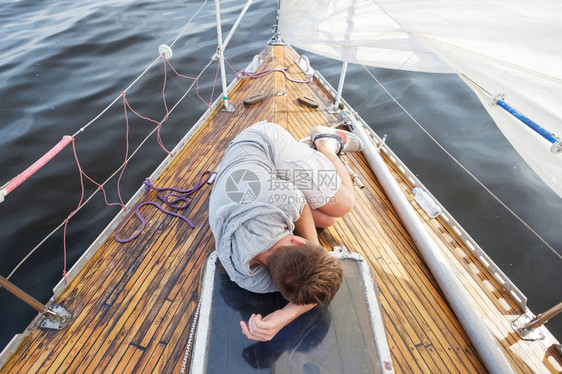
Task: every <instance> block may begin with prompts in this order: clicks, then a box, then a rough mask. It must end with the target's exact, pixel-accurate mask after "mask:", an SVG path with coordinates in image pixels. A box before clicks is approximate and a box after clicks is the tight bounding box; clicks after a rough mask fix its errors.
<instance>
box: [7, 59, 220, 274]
mask: <svg viewBox="0 0 562 374" xmlns="http://www.w3.org/2000/svg"><path fill="white" fill-rule="evenodd" d="M213 62H214V60H213V59H211V60H210V61H209V62H208V63H207V65H205V67H204V68H203V69H202V70H201V72H200V73H199V75H197V77H196V78H195V80H194V81H193V82H192V84H191V86H189V88H188V89H187V91H186V92H185V93H184V94H183V96H182V97H181V98H180V99H179V100H178V101H177V102H176V104H175V105H174V106H173V107H172V108H170V110H169V112H168V114H171V113H172V112H173V111H174V110H175V109H176V108H177V106H178V105H179V104H180V102H182V101H183V99H184V98H185V97H186V96H187V95H188V94H189V92H190V91H191V89H192V88H193V86H194V85H195V84H196V82H197V80H198V79H199V78H200V77H201V75H203V73H204V72H205V71H206V70H207V68H208V67H209V66H210V65H211V64H212V63H213ZM137 80H138V79H137ZM129 87H130V86H129ZM120 97H121V96H120ZM107 109H108V108H106V109H105V110H107ZM101 114H102V113H100V115H99V116H101ZM99 116H98V117H99ZM159 127H160V126H156V127H155V128H154V129H153V130H152V131H151V132H150V133H149V134H148V135H147V136H146V137H145V138H144V139H143V140H142V141H141V142H140V143H139V145H138V146H137V147H136V148H135V150H134V151H133V152H132V153H131V155H130V156H129V157H128V158H127V160H126V162H124V163H123V164H122V165H121V166H120V167H119V168H117V169H116V170H115V171H114V172H113V174H111V175H110V176H109V177H108V178H107V179H106V180H105V181H104V182H103V183H100V184H97V183H95V182H94V183H95V184H97V185H98V186H99V188H98V189H96V190H95V191H94V192H93V193H92V194H91V195H90V196H89V197H88V198H87V199H86V200H85V201H84V202H82V203H81V205H79V206H78V207H77V209H75V210H74V211H73V212H72V213H71V214H72V215H74V214H76V213H77V212H79V211H80V210H81V209H82V208H83V207H84V206H85V205H86V204H87V203H88V202H90V200H92V198H93V197H94V196H95V195H96V194H97V193H98V191H99V190H100V189H101V190H102V191H103V186H105V185H106V184H107V183H108V182H109V181H110V180H111V179H112V178H113V177H115V175H117V174H118V173H119V172H120V171H122V169H124V168H125V167H126V165H127V163H128V162H129V161H130V160H131V159H132V158H133V157H134V156H135V154H136V153H137V152H138V151H139V150H140V148H141V147H142V146H143V145H144V144H145V143H146V142H147V141H148V139H149V138H150V137H151V136H152V135H153V134H154V133H155V132H157V131H158V130H159ZM81 131H82V130H81ZM81 131H79V132H81ZM81 175H82V174H81ZM88 179H89V178H88ZM69 218H71V216H69V217H67V219H69ZM65 221H66V220H64V221H63V222H61V223H60V224H59V225H58V226H57V227H55V228H54V229H53V230H52V231H51V232H50V233H49V234H47V236H45V237H44V238H43V240H41V242H39V243H38V244H37V245H36V246H35V247H34V248H33V249H32V250H31V251H30V252H29V253H28V254H27V255H26V256H25V257H24V258H23V259H22V260H21V261H20V262H19V263H18V264H17V265H16V266H15V267H14V269H13V270H12V272H11V273H10V274H9V275H8V276H7V277H6V279H10V278H11V277H12V276H13V275H14V273H15V272H16V271H17V270H18V269H19V268H20V267H21V265H23V263H24V262H25V261H27V259H28V258H29V257H30V256H31V255H32V254H33V253H35V252H36V251H37V249H39V248H40V247H41V246H42V245H43V244H44V243H45V242H46V241H47V240H48V239H49V238H50V237H52V236H53V235H54V234H55V233H56V232H57V231H58V230H59V229H61V228H62V227H64V226H65V224H66V222H65Z"/></svg>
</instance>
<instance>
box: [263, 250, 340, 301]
mask: <svg viewBox="0 0 562 374" xmlns="http://www.w3.org/2000/svg"><path fill="white" fill-rule="evenodd" d="M268 270H269V275H270V276H271V279H272V280H273V283H274V284H275V286H276V287H277V289H278V290H279V291H280V292H281V294H282V295H283V297H284V298H285V299H287V300H289V301H292V302H293V303H295V304H299V305H304V304H325V303H327V302H329V301H330V300H332V298H333V297H334V295H335V294H336V292H337V291H338V289H339V288H340V285H341V283H342V280H343V266H342V264H341V262H340V260H338V259H337V258H335V257H333V256H332V255H330V253H329V252H328V251H326V249H324V248H323V247H320V246H318V245H314V244H310V243H306V244H304V245H299V246H284V247H279V248H278V249H277V250H276V251H275V252H274V253H273V254H271V256H270V257H269V259H268Z"/></svg>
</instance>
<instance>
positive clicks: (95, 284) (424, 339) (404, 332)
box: [2, 47, 562, 373]
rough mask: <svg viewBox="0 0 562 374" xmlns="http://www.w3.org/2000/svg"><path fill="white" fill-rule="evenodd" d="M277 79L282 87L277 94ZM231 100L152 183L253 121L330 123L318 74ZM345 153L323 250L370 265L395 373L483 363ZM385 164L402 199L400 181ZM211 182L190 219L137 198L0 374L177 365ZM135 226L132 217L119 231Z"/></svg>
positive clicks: (546, 353)
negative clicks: (46, 325)
mask: <svg viewBox="0 0 562 374" xmlns="http://www.w3.org/2000/svg"><path fill="white" fill-rule="evenodd" d="M262 57H263V58H264V59H265V62H264V64H263V65H262V67H261V69H270V68H272V67H284V66H288V67H289V70H288V74H289V75H291V76H293V77H295V78H297V79H303V78H304V76H303V74H302V73H301V71H300V69H298V67H296V65H295V64H294V62H293V60H294V59H296V58H297V55H296V53H295V52H294V51H293V50H292V49H291V48H290V47H267V48H266V49H265V50H264V52H263V53H262ZM280 89H283V90H285V92H286V93H287V95H286V96H278V95H275V93H277V92H279V90H280ZM258 92H263V93H264V94H265V95H266V97H267V98H266V100H265V101H264V102H262V103H260V104H257V105H254V106H252V107H245V106H244V105H243V100H244V98H246V97H248V96H250V95H252V94H255V93H258ZM301 95H307V96H309V97H312V98H314V99H315V100H316V101H317V102H318V103H319V104H320V108H318V109H311V108H308V107H306V106H303V105H301V104H299V103H298V102H297V97H298V96H301ZM230 101H231V103H233V104H234V105H235V106H236V107H237V110H236V112H235V113H226V112H216V113H215V115H214V116H213V117H212V118H211V119H210V120H209V121H207V123H205V125H204V126H202V128H201V129H200V130H199V131H198V132H197V133H196V134H195V135H194V136H193V137H192V138H191V139H190V140H189V142H188V144H187V145H186V146H185V148H184V150H183V151H182V152H181V153H180V154H179V155H178V156H177V157H176V158H175V159H174V161H173V162H172V164H171V165H170V166H169V167H168V168H167V169H166V171H165V172H164V173H163V174H162V176H161V177H160V178H159V179H158V180H157V181H154V184H155V185H156V186H158V187H163V186H167V187H169V186H172V187H177V188H187V187H188V186H189V185H190V184H191V183H194V182H195V181H196V179H197V176H198V175H199V174H200V173H201V172H202V171H204V170H216V169H217V166H218V163H219V161H220V158H221V157H222V155H223V153H224V151H225V149H226V147H227V146H228V143H229V142H230V141H231V140H232V138H233V137H234V136H235V135H236V134H238V133H239V132H240V131H241V130H243V129H244V128H246V127H248V126H250V125H252V124H253V123H255V122H257V121H260V120H268V121H272V122H276V123H278V124H280V125H282V126H284V127H285V128H287V129H288V130H289V131H290V132H291V133H292V134H293V135H294V136H295V137H296V138H297V139H300V138H304V137H306V136H307V135H308V129H309V128H310V127H311V126H314V125H329V124H333V123H337V122H338V121H339V120H338V118H337V116H335V115H331V114H328V113H327V112H326V111H325V110H324V109H325V108H326V107H327V106H329V105H330V104H331V99H330V97H329V95H328V94H327V93H326V92H325V91H324V90H323V89H322V88H321V87H320V86H319V85H318V84H317V83H316V82H314V83H312V84H298V83H293V82H290V81H288V80H286V79H285V77H284V76H283V74H282V73H274V74H270V75H268V76H266V77H264V78H260V79H256V80H244V81H241V82H240V83H239V84H238V85H237V86H236V87H235V88H234V90H233V92H232V93H231V94H230ZM345 157H346V159H347V160H348V161H349V163H350V164H351V165H352V167H353V168H354V170H355V171H356V172H357V173H358V174H359V175H360V177H361V179H362V180H363V182H364V183H365V185H366V187H365V188H364V189H362V190H361V189H358V188H357V189H356V206H355V208H354V210H353V212H352V213H350V214H349V215H347V216H346V217H344V218H342V219H340V220H339V221H338V223H337V224H336V225H335V226H333V227H331V228H329V229H326V230H323V231H322V232H321V233H320V239H321V242H322V243H323V245H325V246H326V247H327V248H330V247H333V246H336V245H343V246H346V247H347V248H348V249H349V250H351V251H354V252H358V253H360V254H361V255H363V256H364V257H365V258H366V259H367V261H368V262H369V264H370V265H371V268H372V270H373V273H374V276H375V278H376V281H377V283H378V287H379V289H380V296H379V298H380V302H381V305H382V312H383V318H384V322H385V325H386V333H387V338H388V342H389V346H390V349H391V353H392V359H393V365H394V368H395V370H396V372H398V373H409V372H425V373H437V372H442V373H482V372H486V370H485V369H484V368H483V366H482V363H481V361H480V360H479V358H478V355H477V353H476V352H475V350H474V348H473V346H472V344H471V343H470V342H469V340H468V338H467V336H466V334H465V333H464V331H463V329H462V327H461V326H460V324H459V322H458V321H457V319H456V318H455V316H454V314H453V313H452V311H451V310H450V308H449V307H448V304H447V302H446V301H445V300H444V298H443V295H442V293H441V291H440V290H439V288H438V287H437V285H436V282H435V280H434V279H433V277H432V276H431V274H430V272H429V270H428V268H427V267H426V266H425V265H424V263H423V260H422V259H421V257H420V255H419V253H418V251H417V249H416V248H415V246H414V244H413V242H412V239H411V238H410V236H409V235H408V233H407V232H406V231H405V229H404V228H403V226H402V224H401V222H400V219H399V218H398V216H397V214H396V212H395V210H394V208H393V207H392V205H391V204H390V202H389V200H388V199H387V197H386V196H385V194H384V192H383V191H382V189H381V187H380V185H379V183H378V181H377V180H376V178H375V177H374V175H373V174H372V172H371V171H370V170H369V168H368V166H367V163H366V161H365V159H364V158H363V157H362V155H360V154H350V155H346V156H345ZM392 171H393V173H394V175H395V176H396V178H397V179H398V180H400V183H401V187H402V189H403V190H404V192H405V194H406V195H407V196H408V198H409V199H410V200H412V196H411V193H410V192H409V191H410V187H409V186H408V185H407V184H406V182H404V181H403V180H402V179H401V176H400V173H399V172H397V171H396V170H392ZM210 190H211V188H210V187H209V186H205V187H203V189H202V190H200V191H199V192H197V193H196V194H195V195H194V199H193V201H192V203H191V206H190V207H189V208H188V210H187V213H186V214H187V217H188V218H189V219H190V220H191V221H192V222H193V223H194V224H195V225H196V227H195V229H191V228H189V227H188V226H187V225H186V224H185V223H184V222H182V221H179V220H178V219H177V218H173V217H170V216H167V215H164V214H162V213H161V212H160V211H157V210H156V209H152V208H145V210H144V212H143V213H144V215H145V216H146V217H147V228H146V229H145V231H144V232H143V234H142V235H141V236H140V237H139V238H138V239H136V240H135V241H133V242H131V243H128V244H119V243H117V242H115V241H114V240H113V237H111V238H110V239H109V240H108V241H107V242H106V243H104V244H103V245H102V247H101V248H100V250H99V251H98V252H97V253H96V255H95V256H94V257H93V258H92V259H91V260H90V261H89V263H88V265H87V266H86V267H85V268H84V269H83V270H82V271H81V272H80V274H79V275H78V276H77V277H76V279H75V280H74V281H73V282H72V283H71V284H70V285H69V287H68V288H67V289H66V290H65V291H64V292H63V294H62V295H61V296H60V297H59V299H58V300H57V302H58V303H60V304H62V305H64V306H65V307H66V308H67V309H69V310H71V311H72V313H73V314H74V316H73V319H72V321H71V323H70V325H69V326H68V327H67V328H66V329H65V330H63V331H59V332H47V331H43V330H40V329H38V328H37V325H38V321H39V320H38V319H36V320H34V321H33V322H32V323H31V325H30V327H29V330H30V335H29V337H28V338H27V339H26V340H25V341H24V343H23V344H22V346H21V347H20V348H19V349H18V351H17V352H16V353H15V354H14V355H13V357H12V358H11V359H10V361H8V362H7V364H6V365H5V366H4V368H3V369H2V373H4V372H10V373H38V372H41V373H43V372H46V373H62V372H67V373H77V372H87V373H91V372H100V373H101V372H114V373H125V372H126V373H133V372H134V373H172V372H173V373H178V372H179V371H180V368H181V364H182V359H183V355H184V351H185V347H186V343H187V340H188V337H189V333H190V330H191V326H192V322H193V314H194V311H195V308H196V306H197V302H198V299H199V291H200V278H201V270H202V266H203V265H204V262H205V259H206V258H207V256H208V255H209V253H210V252H211V251H212V250H214V239H213V236H212V233H211V231H210V229H209V225H208V222H207V219H208V211H207V209H208V197H209V193H210ZM151 197H152V198H153V199H154V198H155V197H154V195H153V196H151ZM414 207H416V209H417V211H418V213H419V215H420V218H421V219H422V221H423V223H424V225H425V226H426V228H427V229H428V231H429V232H430V234H431V236H432V237H434V238H435V240H436V242H437V243H438V245H439V247H440V248H441V249H442V250H443V254H444V256H445V258H446V259H447V261H449V262H450V266H451V268H452V269H453V270H454V272H455V273H456V274H457V275H458V276H459V279H460V280H461V281H462V283H463V284H464V286H465V287H466V290H467V292H468V293H469V294H470V295H471V296H472V298H473V300H474V304H475V305H476V306H477V309H478V310H479V311H480V313H481V315H482V318H483V320H484V321H485V323H486V325H487V326H488V327H489V329H490V332H491V334H492V335H493V336H494V337H495V338H496V339H497V340H498V344H500V345H501V347H502V349H503V351H504V352H505V354H506V356H507V357H508V359H509V361H510V362H511V363H512V365H513V367H514V369H515V370H516V371H517V372H522V373H531V372H557V371H559V370H560V368H561V367H562V366H560V365H561V361H560V358H559V355H557V353H556V352H555V350H554V348H553V347H552V346H551V344H552V342H553V339H552V338H551V337H550V338H549V339H550V340H548V339H547V340H545V341H539V342H525V341H522V340H520V339H519V338H518V336H517V335H516V334H515V333H514V332H513V331H512V329H511V327H510V322H511V321H513V320H514V319H515V318H516V317H517V316H518V315H519V314H520V312H521V311H519V310H518V307H517V305H516V304H515V303H514V302H513V301H512V300H511V299H510V297H509V295H507V293H506V292H504V291H503V290H501V287H500V285H499V284H498V283H497V282H496V281H495V280H494V278H492V277H491V276H490V275H489V274H488V273H487V271H486V270H485V269H484V268H483V267H482V266H481V265H480V264H479V263H478V262H477V261H476V260H475V258H474V257H473V255H472V254H471V253H470V251H469V250H468V249H466V248H465V247H464V245H463V244H462V243H461V242H460V241H459V240H458V238H456V236H455V234H454V233H453V232H449V231H447V229H446V228H445V226H444V225H442V222H441V221H440V220H439V219H433V220H431V219H429V218H428V217H427V216H426V215H425V214H423V211H421V210H420V209H419V208H417V205H415V204H414ZM136 229H137V226H136V224H135V223H133V222H130V223H128V224H127V225H126V226H125V229H124V231H123V232H122V236H127V235H128V234H130V233H132V232H134V231H135V230H136ZM194 359H197V358H194Z"/></svg>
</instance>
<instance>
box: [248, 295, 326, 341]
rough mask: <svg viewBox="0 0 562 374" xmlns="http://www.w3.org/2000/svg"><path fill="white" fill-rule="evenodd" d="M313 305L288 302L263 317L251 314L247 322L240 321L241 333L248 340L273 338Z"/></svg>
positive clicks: (313, 305)
mask: <svg viewBox="0 0 562 374" xmlns="http://www.w3.org/2000/svg"><path fill="white" fill-rule="evenodd" d="M315 306H316V304H308V305H297V304H294V303H289V304H287V305H286V306H285V307H284V308H283V309H279V310H276V311H275V312H273V313H271V314H268V315H267V316H265V317H263V318H262V316H261V315H260V314H252V315H251V317H250V320H249V321H248V324H246V323H245V322H244V321H240V327H241V328H242V334H244V335H245V336H246V337H247V338H248V339H250V340H258V341H261V342H265V341H269V340H271V339H273V337H274V336H275V335H277V333H278V332H279V331H280V330H281V329H282V328H283V327H285V326H286V325H288V324H289V323H290V322H292V321H293V320H295V319H296V318H297V317H298V316H300V315H301V314H304V313H306V312H308V311H309V310H310V309H312V308H314V307H315Z"/></svg>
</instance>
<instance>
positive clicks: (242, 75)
mask: <svg viewBox="0 0 562 374" xmlns="http://www.w3.org/2000/svg"><path fill="white" fill-rule="evenodd" d="M287 69H288V67H284V68H280V69H269V70H263V71H260V72H259V73H248V72H247V71H246V70H244V69H242V70H240V71H239V72H238V73H236V78H238V79H242V78H261V77H264V76H266V75H267V74H270V73H275V72H276V71H280V72H282V73H283V74H285V78H287V79H288V80H290V81H291V82H295V83H310V82H312V78H313V76H312V75H311V76H309V77H308V79H307V80H304V81H299V80H296V79H293V78H291V77H289V75H288V74H287V71H286V70H287Z"/></svg>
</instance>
